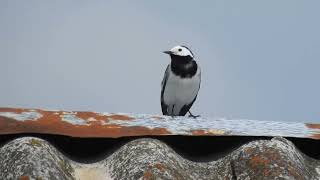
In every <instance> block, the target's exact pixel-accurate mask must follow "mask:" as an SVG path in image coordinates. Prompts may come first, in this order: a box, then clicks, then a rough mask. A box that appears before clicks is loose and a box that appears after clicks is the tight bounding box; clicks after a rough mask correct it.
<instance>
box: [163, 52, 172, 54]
mask: <svg viewBox="0 0 320 180" xmlns="http://www.w3.org/2000/svg"><path fill="white" fill-rule="evenodd" d="M163 53H166V54H169V55H170V54H172V52H171V51H163Z"/></svg>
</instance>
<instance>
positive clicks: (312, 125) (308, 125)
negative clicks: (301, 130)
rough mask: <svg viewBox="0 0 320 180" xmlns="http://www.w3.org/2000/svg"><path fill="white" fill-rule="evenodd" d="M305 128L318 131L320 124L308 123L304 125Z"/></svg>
mask: <svg viewBox="0 0 320 180" xmlns="http://www.w3.org/2000/svg"><path fill="white" fill-rule="evenodd" d="M306 126H307V127H308V128H311V129H320V124H311V123H309V124H306Z"/></svg>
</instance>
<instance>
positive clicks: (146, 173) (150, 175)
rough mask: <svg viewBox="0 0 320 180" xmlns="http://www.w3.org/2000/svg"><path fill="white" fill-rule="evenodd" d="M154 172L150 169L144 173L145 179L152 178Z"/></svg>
mask: <svg viewBox="0 0 320 180" xmlns="http://www.w3.org/2000/svg"><path fill="white" fill-rule="evenodd" d="M152 177H153V174H152V173H151V172H150V171H147V172H145V173H144V174H143V180H150V179H152Z"/></svg>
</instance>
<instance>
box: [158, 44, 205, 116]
mask: <svg viewBox="0 0 320 180" xmlns="http://www.w3.org/2000/svg"><path fill="white" fill-rule="evenodd" d="M164 53H166V54H169V55H170V57H171V63H170V64H169V65H168V66H167V69H166V72H165V74H164V77H163V80H162V83H161V108H162V113H163V114H164V115H169V116H184V115H185V114H186V113H187V112H189V114H190V116H191V117H198V116H194V115H192V113H191V112H190V108H191V106H192V104H193V103H194V101H195V100H196V98H197V95H198V91H199V89H200V82H201V71H200V67H199V65H197V63H196V61H195V60H194V56H193V53H192V52H191V50H190V49H189V48H187V47H186V46H175V47H173V48H172V49H171V50H170V51H164Z"/></svg>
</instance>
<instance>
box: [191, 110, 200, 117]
mask: <svg viewBox="0 0 320 180" xmlns="http://www.w3.org/2000/svg"><path fill="white" fill-rule="evenodd" d="M188 112H189V117H192V118H197V117H200V115H196V116H195V115H193V114H192V113H191V112H190V110H189V111H188Z"/></svg>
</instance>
